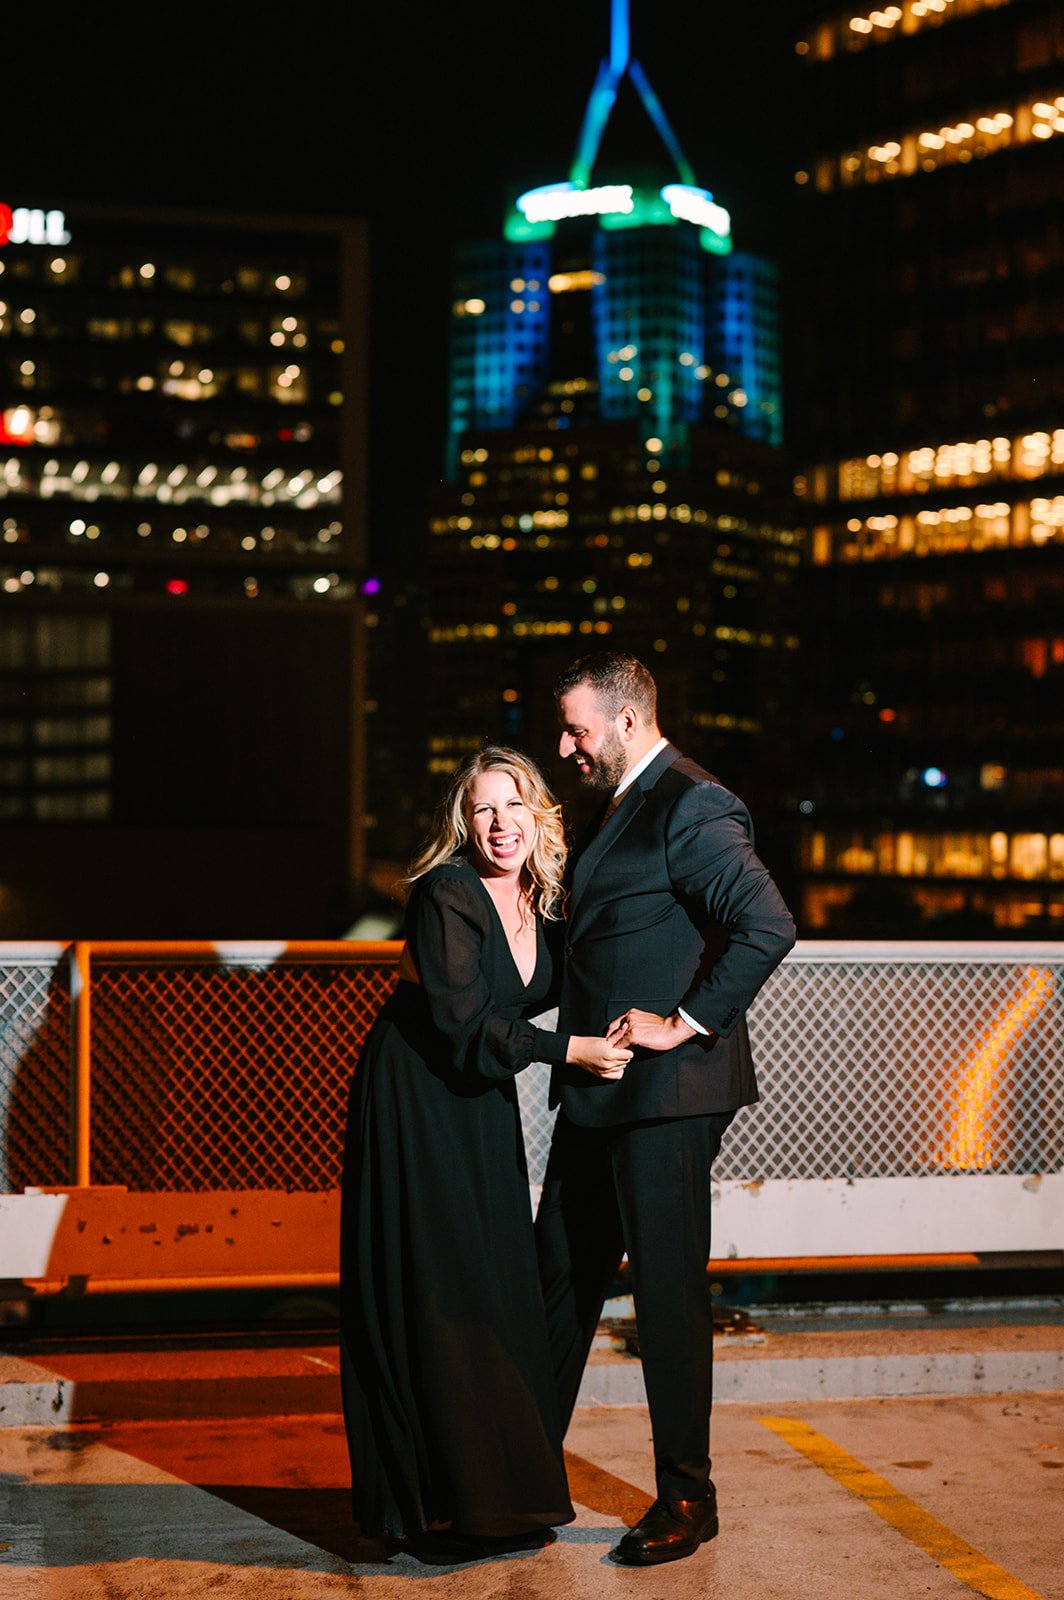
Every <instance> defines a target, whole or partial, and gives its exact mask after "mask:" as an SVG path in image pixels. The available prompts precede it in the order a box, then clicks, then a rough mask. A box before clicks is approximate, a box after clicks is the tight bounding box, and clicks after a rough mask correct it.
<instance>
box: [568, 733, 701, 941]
mask: <svg viewBox="0 0 1064 1600" xmlns="http://www.w3.org/2000/svg"><path fill="white" fill-rule="evenodd" d="M678 755H679V751H678V750H676V749H675V748H674V747H673V746H672V745H671V744H669V745H666V746H665V749H664V750H662V751H661V752H660V754H659V755H657V756H655V757H654V760H653V761H652V762H651V763H650V765H649V767H647V768H646V769H645V770H644V771H643V772H641V773H640V774H639V776H638V778H636V779H635V780H634V781H633V782H632V784H631V786H630V788H629V791H628V792H627V793H626V794H624V795H623V796H622V798H621V801H620V803H619V805H618V806H617V809H616V811H614V813H613V815H612V817H610V818H609V819H608V820H607V821H606V822H605V823H604V824H603V826H602V827H596V828H595V831H594V832H590V831H589V832H588V833H587V834H585V835H584V839H583V842H582V843H583V848H582V849H580V850H579V854H578V855H577V859H576V863H575V865H574V867H573V887H572V893H571V894H570V897H569V912H568V920H569V929H570V933H572V930H573V924H574V922H575V920H576V917H577V916H578V914H579V911H580V907H581V903H582V901H583V899H584V897H585V896H586V894H587V891H588V888H589V887H590V885H591V883H592V881H593V879H594V875H595V869H596V867H597V866H598V865H599V863H600V862H601V860H602V858H603V856H604V855H605V854H606V852H607V851H608V850H609V848H610V846H611V845H613V844H615V843H616V842H617V840H618V839H619V838H620V837H621V835H622V834H623V833H624V831H625V829H626V828H628V827H629V826H630V825H631V824H632V822H633V821H634V820H635V818H636V817H637V816H638V814H639V812H640V810H641V809H642V807H643V805H644V804H645V802H646V797H647V794H648V793H649V792H650V790H651V789H652V788H653V787H654V785H655V783H656V782H657V781H658V779H659V778H660V776H661V774H662V773H663V772H664V771H665V769H666V767H670V766H671V765H672V763H673V762H674V761H675V760H676V758H677V756H678Z"/></svg>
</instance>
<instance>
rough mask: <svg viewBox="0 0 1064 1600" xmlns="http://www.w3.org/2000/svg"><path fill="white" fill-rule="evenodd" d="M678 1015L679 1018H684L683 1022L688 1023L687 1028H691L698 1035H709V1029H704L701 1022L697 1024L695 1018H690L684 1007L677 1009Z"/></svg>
mask: <svg viewBox="0 0 1064 1600" xmlns="http://www.w3.org/2000/svg"><path fill="white" fill-rule="evenodd" d="M676 1014H677V1016H680V1017H682V1018H683V1020H684V1021H685V1022H686V1024H687V1026H688V1027H689V1028H693V1029H694V1030H695V1032H696V1033H702V1034H706V1035H708V1033H709V1029H708V1028H703V1026H702V1024H701V1023H700V1022H696V1021H695V1019H694V1017H689V1016H688V1015H687V1012H686V1011H685V1010H684V1008H683V1006H677V1007H676Z"/></svg>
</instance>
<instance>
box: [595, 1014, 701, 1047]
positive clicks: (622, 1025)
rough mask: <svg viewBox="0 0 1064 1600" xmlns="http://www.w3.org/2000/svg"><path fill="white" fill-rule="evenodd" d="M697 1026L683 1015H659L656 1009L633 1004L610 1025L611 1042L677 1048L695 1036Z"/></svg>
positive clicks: (607, 1036)
mask: <svg viewBox="0 0 1064 1600" xmlns="http://www.w3.org/2000/svg"><path fill="white" fill-rule="evenodd" d="M696 1032H697V1029H695V1028H692V1027H691V1026H690V1024H689V1023H686V1022H685V1021H684V1020H683V1018H682V1017H681V1016H676V1015H673V1016H671V1017H659V1016H658V1015H657V1013H656V1012H654V1011H638V1010H636V1008H635V1007H634V1006H633V1007H632V1009H631V1010H630V1011H626V1012H625V1013H624V1015H623V1016H620V1017H617V1018H616V1019H615V1020H614V1021H613V1022H611V1023H610V1025H609V1027H608V1028H607V1029H606V1038H607V1039H608V1040H609V1042H610V1043H611V1044H620V1045H628V1046H629V1047H635V1046H636V1045H639V1046H641V1047H642V1048H643V1049H644V1050H674V1049H675V1048H676V1046H677V1045H678V1044H683V1043H685V1041H686V1040H688V1039H693V1038H694V1036H695V1033H696Z"/></svg>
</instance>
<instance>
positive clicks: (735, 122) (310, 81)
mask: <svg viewBox="0 0 1064 1600" xmlns="http://www.w3.org/2000/svg"><path fill="white" fill-rule="evenodd" d="M793 12H794V8H793V7H789V6H785V5H782V4H778V3H772V4H769V5H768V6H767V7H766V6H761V7H759V8H758V24H757V27H756V28H755V27H754V26H753V25H752V23H751V21H750V19H749V17H747V16H746V15H745V14H740V13H739V11H738V10H737V9H731V8H728V7H721V6H713V7H705V8H695V7H690V6H686V5H683V4H682V3H680V0H667V3H665V4H661V5H658V6H651V5H650V4H649V0H633V4H632V40H633V51H634V53H636V54H637V55H639V56H640V57H641V58H642V60H643V64H644V66H645V67H646V69H647V72H648V74H649V76H650V79H651V81H652V83H653V85H654V88H655V89H656V91H657V93H658V95H659V97H660V98H661V99H662V101H663V102H665V103H666V104H667V105H668V106H669V107H670V108H671V110H670V115H671V116H672V118H673V121H674V123H675V128H676V133H677V136H678V138H679V140H680V143H681V144H682V145H683V147H684V149H685V151H686V152H687V154H688V156H689V157H690V160H691V163H692V166H693V167H694V168H695V170H696V171H697V172H698V174H699V176H700V181H701V182H702V183H704V184H706V185H707V186H708V187H709V188H710V189H712V190H713V191H714V193H715V194H716V195H717V196H718V197H719V198H720V199H721V200H722V202H723V203H724V204H725V205H727V206H728V208H729V209H730V210H731V211H732V214H733V218H734V221H735V226H736V229H738V230H741V233H742V237H743V239H744V242H745V247H746V248H750V249H762V250H764V249H767V248H770V247H772V246H773V245H782V244H783V243H784V242H785V234H786V216H787V215H788V213H789V211H790V206H791V203H792V200H793V195H792V189H793V184H792V182H791V173H790V170H789V166H788V164H787V162H786V161H784V162H782V163H780V162H779V161H778V159H777V158H775V157H774V156H773V151H774V150H775V149H776V135H775V131H774V127H775V118H776V117H777V116H778V115H779V109H780V108H779V104H778V101H779V97H780V94H781V92H782V86H783V85H784V84H785V82H786V81H788V77H789V74H790V72H791V71H792V69H793V67H794V64H795V62H796V57H795V56H794V48H793V46H794V38H795V37H796V35H797V28H798V19H797V18H795V17H794V15H793ZM182 16H183V19H184V21H185V26H184V27H183V29H182V32H181V33H180V34H179V35H177V36H175V37H172V38H168V39H166V40H165V41H164V42H163V43H162V44H160V42H159V41H158V39H157V38H156V37H155V36H154V35H153V34H152V33H151V31H150V29H149V26H148V24H147V23H146V22H144V21H142V20H141V19H140V18H139V15H138V16H136V17H134V16H133V15H132V14H131V15H130V17H129V18H128V19H126V22H125V24H124V25H121V26H115V25H114V24H112V26H111V29H110V32H109V33H108V32H106V31H101V29H100V27H99V24H98V22H97V21H95V20H92V19H87V18H86V19H83V20H80V21H79V20H78V19H74V20H73V21H72V23H71V24H70V26H69V27H67V26H65V27H64V30H63V35H62V37H61V38H60V39H59V40H54V39H53V38H48V39H47V41H46V38H45V34H44V27H43V23H39V22H36V21H35V20H33V19H32V18H31V19H30V20H29V21H28V22H25V23H24V24H22V27H23V28H24V30H25V35H26V36H28V41H29V43H30V46H31V47H32V45H33V43H34V42H36V43H37V45H38V47H39V49H38V53H39V55H40V56H41V58H42V59H45V60H47V63H48V71H47V77H46V81H45V85H44V87H43V88H42V83H41V82H40V81H39V80H37V79H35V78H34V77H33V76H32V75H31V74H29V73H28V72H27V73H20V74H16V75H15V76H14V81H13V83H12V85H11V88H10V93H9V94H8V93H7V92H6V99H7V103H8V105H9V107H10V111H11V116H12V120H13V123H14V125H15V126H19V127H22V128H25V129H28V130H30V131H31V136H30V137H29V138H28V139H27V140H26V141H25V148H23V149H20V152H19V158H18V161H17V163H13V162H9V163H7V164H6V172H5V175H4V184H5V186H6V187H7V188H8V189H10V190H12V191H15V190H17V191H18V194H19V198H20V199H22V200H23V202H24V203H30V202H32V203H34V204H41V205H49V204H53V203H54V204H62V203H63V202H64V201H65V200H69V199H72V198H74V199H82V200H84V201H87V202H96V203H116V204H117V203H123V202H127V201H130V200H132V201H137V202H142V203H155V204H165V205H194V206H196V207H197V208H204V209H209V208H212V207H219V208H222V209H233V210H241V211H257V210H261V211H266V212H270V213H276V212H292V213H300V212H305V213H310V214H319V215H326V214H334V215H338V216H345V217H358V218H365V219H366V220H368V222H369V223H370V230H371V231H370V247H371V279H372V301H371V316H372V335H371V336H372V347H371V372H370V382H371V386H372V405H371V413H372V414H371V420H370V426H371V444H372V456H373V459H372V460H371V464H370V471H371V492H372V495H373V508H374V516H373V519H372V521H373V524H374V527H375V531H376V539H375V544H376V547H377V551H378V553H379V554H380V555H383V556H386V555H387V551H388V548H389V547H390V546H391V545H392V544H393V543H394V541H395V539H396V538H399V539H400V540H402V538H403V535H404V532H408V531H410V529H411V524H412V523H413V527H414V528H417V527H420V524H421V521H422V520H423V518H422V516H421V510H422V504H423V503H422V502H419V501H417V500H416V499H415V496H414V492H413V486H414V485H415V484H416V485H417V486H418V492H421V491H422V489H427V488H428V487H429V486H430V485H431V484H432V483H434V482H435V481H436V480H437V479H438V477H439V463H440V456H441V448H442V442H443V440H444V437H445V433H446V400H445V393H446V328H447V311H448V299H449V290H448V285H449V279H450V258H451V253H452V251H453V249H454V247H455V246H456V245H457V244H458V243H459V242H461V240H463V239H465V238H475V237H481V236H484V235H485V234H491V233H493V232H494V231H495V230H496V228H497V225H498V219H499V216H500V213H501V208H502V206H503V204H504V202H505V198H506V194H507V190H508V189H509V188H510V187H511V186H512V184H513V183H514V182H515V181H520V180H521V179H522V178H523V177H525V176H527V177H528V178H529V180H530V181H532V182H534V181H535V180H536V178H537V176H538V175H539V174H540V173H542V174H543V180H542V181H549V179H550V178H551V177H553V176H555V175H556V174H557V173H559V172H561V171H563V170H567V169H568V166H569V164H570V161H571V159H572V155H573V151H574V148H575V146H576V143H577V137H578V134H579V131H580V118H581V115H582V112H583V107H584V104H585V102H586V100H587V96H588V93H589V91H590V89H591V85H592V83H593V81H594V77H595V72H596V69H597V66H598V63H599V60H600V59H601V57H602V55H603V54H604V51H605V49H606V46H607V42H608V37H609V22H610V8H609V3H608V0H583V3H582V4H581V5H579V6H576V7H570V8H568V10H567V13H566V18H565V27H564V30H559V29H557V28H552V27H550V26H549V25H548V24H547V23H546V22H545V21H538V20H537V19H536V18H535V17H533V18H531V19H529V18H526V17H523V16H522V17H518V16H514V15H511V14H509V13H507V12H506V11H504V10H503V9H502V8H500V7H498V6H494V5H490V4H472V5H463V6H462V7H461V8H444V7H436V8H432V9H431V10H428V11H425V10H423V9H422V8H420V7H419V8H417V10H416V14H415V13H413V12H412V11H411V9H410V8H394V9H393V10H392V12H390V13H389V14H388V15H386V16H380V15H374V16H372V17H371V18H369V19H367V20H366V22H365V24H364V27H363V28H362V30H361V31H360V33H359V34H358V35H357V37H356V38H355V39H354V40H353V41H352V42H351V43H350V45H348V47H347V48H345V41H344V39H343V37H342V24H343V17H342V14H341V12H340V9H339V8H331V9H330V10H327V11H326V13H325V14H324V15H322V14H321V13H318V14H316V15H314V16H312V17H310V18H309V19H306V20H300V19H297V20H296V21H293V20H292V19H290V18H285V17H281V16H278V17H270V16H268V15H263V16H261V17H258V18H256V22H255V30H254V33H253V34H250V35H249V34H248V33H247V30H246V26H245V24H244V22H243V20H242V18H237V17H236V16H235V15H229V14H227V13H226V12H225V11H224V9H223V10H221V11H219V10H218V8H211V9H208V8H207V7H206V6H203V5H193V6H192V7H191V9H188V8H186V10H185V11H183V13H182ZM415 16H416V20H415ZM31 53H32V50H31ZM137 61H139V62H140V63H141V65H139V66H137V65H135V62H137ZM53 197H58V198H57V199H53ZM0 198H2V196H0ZM412 262H416V263H417V266H416V269H413V270H414V274H415V279H414V283H413V284H410V283H409V281H408V276H409V274H410V273H411V270H412V269H411V265H410V264H411V263H412ZM411 287H413V288H414V289H415V290H416V292H415V293H413V294H411V293H410V292H409V291H410V288H411ZM412 384H416V385H419V386H420V389H421V394H422V401H421V404H420V406H419V415H418V416H416V417H415V418H413V419H411V417H410V416H409V412H408V404H409V394H410V389H411V385H412ZM404 411H405V412H407V414H406V416H405V418H403V420H404V421H405V425H406V429H405V438H404V442H403V447H402V450H401V451H397V449H396V446H395V443H394V434H395V431H396V429H397V427H398V425H399V422H400V418H401V417H402V416H403V413H404ZM399 460H401V462H402V468H403V470H402V481H401V483H400V484H398V485H396V484H392V485H390V486H389V485H388V483H387V481H386V480H387V478H388V477H390V476H392V475H393V472H394V470H395V468H396V467H397V465H398V462H399ZM397 494H398V504H397V503H396V495H397Z"/></svg>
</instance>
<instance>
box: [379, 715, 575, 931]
mask: <svg viewBox="0 0 1064 1600" xmlns="http://www.w3.org/2000/svg"><path fill="white" fill-rule="evenodd" d="M482 772H506V773H509V775H510V777H511V778H512V779H513V780H514V783H515V784H516V785H517V792H518V794H519V795H520V796H521V799H522V800H523V801H524V803H525V805H526V806H527V807H528V809H529V810H530V811H531V813H532V815H533V817H534V818H535V820H536V832H535V837H534V838H533V841H532V848H531V850H530V851H529V852H528V860H527V861H526V862H525V868H526V870H527V872H528V875H529V877H530V878H531V879H532V887H533V896H534V899H535V902H536V907H537V909H538V911H539V913H540V915H541V916H542V917H545V918H546V920H547V921H548V922H557V921H558V920H560V916H561V906H562V901H563V897H564V889H563V887H562V876H563V873H564V871H565V857H566V853H567V847H566V843H565V828H564V826H563V823H562V808H561V806H560V805H559V804H558V803H557V801H556V800H555V798H554V796H553V795H552V794H551V792H550V790H549V789H548V787H547V782H546V779H545V778H544V776H543V774H542V773H541V772H540V770H539V768H538V767H537V766H536V763H535V762H534V761H533V760H532V759H531V757H530V756H526V755H524V754H523V753H522V752H521V751H520V750H513V749H511V748H510V747H509V746H508V745H504V744H489V745H485V747H484V749H483V750H478V751H477V753H476V755H472V756H467V757H466V759H465V760H464V761H463V762H462V763H461V765H460V766H459V767H457V768H456V769H455V772H454V774H453V776H452V777H451V781H450V783H449V784H448V786H447V791H446V793H445V794H444V797H443V799H442V801H441V802H440V806H439V810H438V812H437V816H436V824H435V827H434V829H433V832H432V835H431V837H430V838H429V840H428V841H427V843H426V844H425V846H424V848H423V849H422V850H421V851H419V853H418V854H417V855H416V856H415V857H414V860H413V861H412V862H411V864H410V871H409V872H408V873H407V877H406V882H407V883H415V882H416V881H417V879H418V878H423V877H424V876H425V873H426V872H431V870H432V868H433V867H438V866H439V865H440V864H441V862H444V861H453V860H455V859H456V858H458V857H461V856H463V854H464V853H465V850H466V847H467V845H468V843H469V823H468V819H467V817H466V803H467V801H468V798H469V791H470V789H471V788H472V787H473V784H474V783H475V782H476V780H477V778H479V777H480V775H481V773H482Z"/></svg>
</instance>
